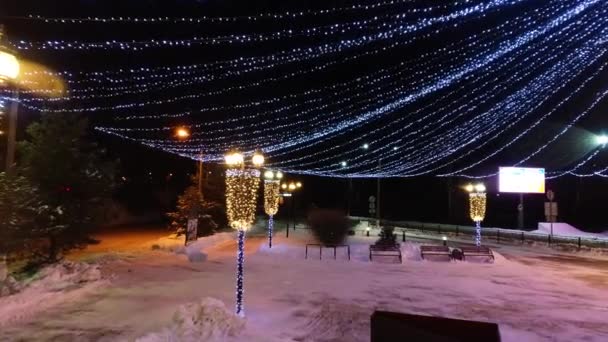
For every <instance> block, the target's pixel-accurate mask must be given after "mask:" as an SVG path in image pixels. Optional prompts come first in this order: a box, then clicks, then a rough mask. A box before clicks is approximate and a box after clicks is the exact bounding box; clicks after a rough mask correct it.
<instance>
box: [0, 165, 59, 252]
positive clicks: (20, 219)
mask: <svg viewBox="0 0 608 342" xmlns="http://www.w3.org/2000/svg"><path fill="white" fill-rule="evenodd" d="M57 211H58V210H57V208H52V207H51V206H50V205H48V204H47V203H46V202H45V201H44V200H43V199H42V196H41V195H40V193H39V191H38V188H36V187H35V186H33V185H32V184H31V183H30V182H29V181H28V180H27V179H26V178H24V177H20V176H9V175H7V174H6V173H0V251H2V253H10V254H17V255H18V256H19V258H20V259H28V258H32V257H34V256H36V254H37V253H38V251H39V249H40V248H42V244H41V243H40V238H41V236H42V235H44V234H47V233H50V232H60V231H61V230H62V228H63V227H61V226H58V225H57V224H56V219H57V217H58V216H60V215H61V213H58V212H57Z"/></svg>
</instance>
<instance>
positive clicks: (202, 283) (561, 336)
mask: <svg viewBox="0 0 608 342" xmlns="http://www.w3.org/2000/svg"><path fill="white" fill-rule="evenodd" d="M278 235H282V234H278ZM290 235H291V237H290V238H289V239H286V238H284V237H282V236H276V237H275V239H274V246H273V248H272V249H269V248H268V247H267V246H266V240H265V238H263V237H256V236H250V237H248V240H247V242H246V258H245V262H246V267H245V286H246V288H245V298H246V302H245V311H246V314H247V317H246V322H245V326H244V328H243V329H242V330H241V329H240V328H239V329H234V330H231V331H232V333H231V334H220V335H221V336H222V337H221V338H219V337H217V336H219V335H213V334H209V335H207V337H208V338H206V339H205V338H201V339H199V340H210V341H211V340H227V341H369V335H370V333H369V331H370V325H369V324H370V323H369V319H370V315H371V314H372V312H373V311H374V310H376V309H381V310H390V311H398V312H406V313H414V314H424V315H434V316H444V317H452V318H460V319H472V320H482V321H490V322H497V323H498V324H499V325H500V330H501V334H502V337H503V341H518V342H519V341H607V340H608V325H607V324H606V322H608V258H605V257H600V256H598V257H594V258H591V257H588V256H584V257H581V256H576V255H568V254H564V253H558V252H552V251H550V250H548V249H547V250H543V251H542V253H538V252H534V251H533V250H531V249H527V250H520V249H518V248H517V247H514V246H500V247H498V248H496V249H495V250H496V252H497V253H496V262H495V263H474V262H432V261H422V260H420V258H419V255H418V248H419V244H420V243H419V242H407V243H406V244H404V245H403V246H402V250H403V252H404V255H405V260H404V262H403V263H402V264H400V263H395V262H394V260H390V258H387V259H386V260H384V261H374V262H369V260H368V249H367V246H368V245H369V244H370V243H373V241H374V240H375V239H376V238H374V237H370V238H367V237H351V238H350V239H349V242H348V243H349V244H351V247H352V248H351V254H352V260H351V261H348V260H347V259H346V253H345V251H343V250H339V251H338V255H337V260H334V259H333V251H330V250H325V251H324V252H323V256H324V258H323V260H319V258H318V249H317V250H316V251H313V252H312V253H311V255H310V256H309V259H304V244H305V243H306V242H307V241H309V240H310V237H309V236H308V233H307V231H305V230H301V229H298V230H296V231H295V232H292V233H291V234H290ZM162 241H164V245H163V246H160V244H161V243H160V242H162ZM162 241H157V242H153V243H149V246H150V248H149V249H148V251H147V252H141V251H140V252H137V253H133V254H132V255H129V257H124V258H121V257H118V258H111V259H108V260H105V261H104V262H103V263H102V265H101V270H102V273H103V276H104V277H105V278H112V279H113V280H112V283H111V284H110V285H108V286H103V287H99V288H98V289H96V290H95V291H94V292H92V293H88V294H85V295H83V296H81V297H79V298H78V299H77V300H71V301H66V302H64V303H57V304H56V305H54V306H51V307H45V310H44V311H42V312H38V313H37V314H36V315H29V316H28V315H26V316H24V318H23V319H21V320H18V321H11V322H9V323H7V324H5V325H4V326H3V327H2V329H0V340H2V341H5V340H6V341H14V340H28V341H29V340H36V341H39V340H41V341H135V340H137V339H141V341H158V339H154V337H155V336H156V337H158V336H166V335H162V334H166V333H167V332H168V331H171V329H174V328H175V327H176V324H177V323H176V317H182V318H179V319H178V320H177V322H179V324H180V325H179V326H184V324H186V323H188V322H189V321H188V320H186V319H184V318H183V317H185V315H186V314H184V310H186V312H193V311H192V310H194V311H195V312H202V311H205V310H211V311H212V312H216V313H220V314H222V310H221V303H219V302H217V301H215V300H204V298H207V297H211V298H215V299H218V300H219V301H221V302H223V303H224V304H225V306H226V307H227V308H228V310H229V311H231V310H232V308H233V306H234V296H235V294H234V292H235V291H234V284H235V279H234V277H235V274H234V271H235V268H236V265H235V254H236V242H235V241H234V240H233V239H232V234H230V233H227V234H226V235H217V236H214V237H210V238H203V239H200V240H199V241H198V242H197V243H196V244H195V245H194V246H195V247H193V246H191V247H189V248H188V249H182V248H180V247H179V245H180V244H181V242H180V241H177V240H176V241H174V242H171V241H168V240H167V239H164V240H162ZM172 243H174V245H175V248H172V247H170V246H169V245H171V244H172ZM450 243H454V244H456V243H457V242H452V241H450ZM152 244H157V247H161V248H159V249H157V250H152V248H151V247H152ZM193 252H194V254H195V255H197V254H198V253H200V254H204V255H205V257H204V258H202V259H201V260H195V261H200V262H191V261H189V259H190V260H192V258H191V257H190V258H189V256H190V255H192V254H193ZM195 259H196V258H195ZM201 301H203V302H205V303H211V304H210V305H211V308H208V307H207V306H205V305H201V306H198V307H197V306H192V305H194V304H191V303H201ZM186 304H191V305H189V306H185V307H184V306H183V305H186ZM180 306H181V308H180ZM193 308H198V309H193ZM188 310H190V311H188ZM197 310H198V311H197ZM201 310H202V311H201ZM211 311H209V312H211ZM176 312H181V313H178V314H177V316H176ZM205 312H206V311H205ZM226 320H230V319H229V318H226V319H224V320H223V321H226ZM215 321H222V320H215ZM184 322H186V323H184ZM230 322H232V323H231V325H230V326H229V327H226V326H219V325H218V327H220V328H222V329H229V328H230V329H232V328H231V327H233V326H238V324H237V322H236V321H234V322H233V321H232V320H230ZM188 324H190V325H192V324H194V323H188ZM205 324H206V323H205ZM210 329H215V328H210ZM218 329H219V328H218ZM159 334H160V335H159ZM214 336H215V337H214ZM189 338H190V339H189ZM182 340H183V341H186V340H187V341H190V340H193V339H192V338H191V337H187V338H184V339H182ZM194 340H196V339H194Z"/></svg>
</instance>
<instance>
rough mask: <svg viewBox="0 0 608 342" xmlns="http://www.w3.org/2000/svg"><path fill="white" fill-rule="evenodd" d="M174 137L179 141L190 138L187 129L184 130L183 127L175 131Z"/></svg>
mask: <svg viewBox="0 0 608 342" xmlns="http://www.w3.org/2000/svg"><path fill="white" fill-rule="evenodd" d="M175 136H176V137H177V138H179V139H186V138H188V137H190V131H188V129H186V128H184V127H180V128H178V129H177V130H175Z"/></svg>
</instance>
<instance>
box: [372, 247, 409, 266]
mask: <svg viewBox="0 0 608 342" xmlns="http://www.w3.org/2000/svg"><path fill="white" fill-rule="evenodd" d="M374 255H375V256H398V257H399V262H403V257H402V256H401V247H400V246H399V245H398V244H396V245H383V244H377V245H370V246H369V261H372V257H373V256H374Z"/></svg>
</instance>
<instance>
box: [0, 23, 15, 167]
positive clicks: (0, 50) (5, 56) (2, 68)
mask: <svg viewBox="0 0 608 342" xmlns="http://www.w3.org/2000/svg"><path fill="white" fill-rule="evenodd" d="M3 41H4V29H3V27H2V26H0V87H7V88H8V84H9V81H12V80H15V79H16V78H17V76H18V75H19V69H20V66H19V61H18V60H17V57H16V56H15V55H14V54H13V53H12V51H10V50H9V49H8V48H6V46H5V45H4V44H3ZM18 96H19V95H18V93H17V92H15V98H14V99H13V102H12V103H11V106H10V109H9V111H8V132H7V133H8V134H7V144H6V160H5V162H6V171H7V172H12V168H13V164H14V163H15V146H16V141H17V111H18V109H19V107H18V106H19V103H18ZM0 114H2V113H0Z"/></svg>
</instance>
